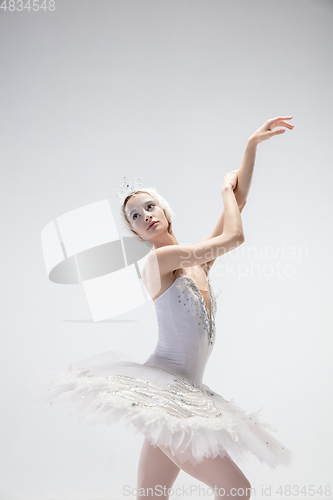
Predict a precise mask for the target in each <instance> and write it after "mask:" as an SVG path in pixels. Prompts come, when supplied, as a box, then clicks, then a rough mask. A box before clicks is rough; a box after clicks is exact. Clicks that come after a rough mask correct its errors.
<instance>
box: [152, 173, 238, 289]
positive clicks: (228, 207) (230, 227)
mask: <svg viewBox="0 0 333 500" xmlns="http://www.w3.org/2000/svg"><path fill="white" fill-rule="evenodd" d="M233 179H234V175H233V174H232V173H231V174H230V173H229V174H227V175H226V176H225V178H224V184H223V188H222V196H223V202H224V231H223V234H220V235H219V236H216V237H213V238H211V239H209V240H207V239H206V240H204V241H202V242H200V243H198V244H196V245H168V246H163V247H160V248H157V249H156V250H155V251H154V252H152V253H151V254H150V255H149V257H148V260H147V263H146V266H145V276H146V277H147V278H148V280H149V279H152V278H153V277H154V276H156V275H157V274H158V275H160V276H164V275H166V274H168V273H170V272H172V271H174V270H175V269H180V268H184V267H185V268H186V267H192V266H197V265H203V264H205V263H206V262H209V261H211V260H212V259H216V258H217V257H219V256H220V255H223V254H225V253H227V252H230V250H233V249H234V248H236V247H238V246H239V245H241V244H242V243H243V242H244V239H245V237H244V232H243V225H242V219H241V215H240V211H239V208H238V204H237V201H236V198H235V195H234V191H233V189H234V186H233V185H232V183H231V180H233Z"/></svg>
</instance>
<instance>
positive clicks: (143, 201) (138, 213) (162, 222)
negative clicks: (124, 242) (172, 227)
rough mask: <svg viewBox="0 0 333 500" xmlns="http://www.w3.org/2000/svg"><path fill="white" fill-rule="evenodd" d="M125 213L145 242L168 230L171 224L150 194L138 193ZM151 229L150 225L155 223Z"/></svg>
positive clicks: (130, 200) (127, 204)
mask: <svg viewBox="0 0 333 500" xmlns="http://www.w3.org/2000/svg"><path fill="white" fill-rule="evenodd" d="M125 213H126V216H127V219H128V221H129V222H130V224H131V226H132V228H133V230H134V231H135V233H136V234H137V235H138V236H141V238H143V239H145V240H153V239H154V236H156V235H157V234H161V232H163V231H165V230H168V226H169V222H168V219H167V218H166V216H165V213H164V210H162V208H160V207H159V205H158V204H157V201H156V200H155V199H154V198H153V197H152V196H151V195H150V194H149V193H136V194H135V195H133V196H132V197H131V198H130V199H129V200H128V202H127V203H126V207H125ZM155 221H156V224H153V225H152V226H151V227H149V226H150V224H151V223H152V222H155Z"/></svg>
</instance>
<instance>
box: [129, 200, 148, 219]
mask: <svg viewBox="0 0 333 500" xmlns="http://www.w3.org/2000/svg"><path fill="white" fill-rule="evenodd" d="M151 202H153V203H154V200H148V201H145V204H147V203H151ZM135 210H137V208H133V210H131V212H130V214H129V216H128V217H131V214H132V212H134V211H135Z"/></svg>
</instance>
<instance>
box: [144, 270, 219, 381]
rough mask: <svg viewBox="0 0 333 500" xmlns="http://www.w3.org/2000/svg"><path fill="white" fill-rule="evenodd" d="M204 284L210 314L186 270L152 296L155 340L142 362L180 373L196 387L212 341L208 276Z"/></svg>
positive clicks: (213, 307) (212, 309)
mask: <svg viewBox="0 0 333 500" xmlns="http://www.w3.org/2000/svg"><path fill="white" fill-rule="evenodd" d="M207 284H208V290H209V297H210V314H211V318H210V317H209V312H208V310H207V306H206V303H205V300H204V298H203V296H202V294H201V292H200V290H199V288H198V287H197V285H196V283H195V282H194V280H193V279H192V278H190V277H189V276H188V275H187V274H183V275H180V276H178V278H176V279H175V281H174V282H173V283H172V284H171V285H170V286H169V288H167V289H166V290H165V291H164V292H163V293H162V294H161V295H160V296H159V297H157V299H155V301H154V305H155V310H156V315H157V322H158V340H157V345H156V348H155V351H154V352H153V354H152V355H151V356H150V357H149V358H148V359H147V361H146V362H145V363H144V365H149V366H156V367H159V368H163V369H164V370H167V371H169V372H171V373H174V374H177V375H180V376H182V377H183V378H185V379H186V380H187V381H188V382H189V383H190V384H192V385H194V386H197V387H199V386H200V385H201V384H202V378H203V375H204V370H205V367H206V364H207V361H208V359H209V356H210V355H211V352H212V350H213V346H214V341H215V313H216V299H215V296H214V293H213V291H212V287H211V284H210V282H209V279H208V278H207Z"/></svg>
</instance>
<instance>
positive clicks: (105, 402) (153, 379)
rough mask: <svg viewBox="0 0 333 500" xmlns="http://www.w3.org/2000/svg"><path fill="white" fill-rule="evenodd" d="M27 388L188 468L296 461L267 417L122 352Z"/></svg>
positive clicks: (40, 375)
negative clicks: (117, 427)
mask: <svg viewBox="0 0 333 500" xmlns="http://www.w3.org/2000/svg"><path fill="white" fill-rule="evenodd" d="M28 387H29V389H30V391H32V393H33V396H34V399H37V400H39V401H40V400H42V401H45V402H48V403H50V404H51V405H52V404H53V403H57V404H58V405H59V406H60V407H62V408H63V409H65V410H66V412H67V414H68V415H72V414H75V415H77V417H78V418H79V420H84V421H86V422H89V423H92V424H97V423H106V424H112V423H123V424H125V426H130V427H131V428H132V429H134V430H136V431H137V432H138V433H140V434H143V435H144V436H146V437H147V438H148V440H149V441H150V443H151V444H152V445H153V446H159V447H161V448H162V449H163V447H165V448H169V449H170V450H171V453H172V455H173V456H174V457H177V459H178V460H179V461H180V462H181V463H183V462H184V461H186V460H189V461H190V462H191V463H192V464H193V465H196V464H198V463H200V462H202V460H203V459H204V458H205V457H210V458H215V457H216V456H217V455H220V456H221V457H224V456H225V455H229V456H230V457H231V459H232V460H234V461H235V462H238V461H245V460H246V459H247V458H248V457H249V456H250V455H251V454H253V455H254V456H255V457H256V458H257V459H258V460H259V461H260V462H261V463H263V464H267V465H268V466H269V467H270V468H271V469H274V468H275V467H276V466H277V465H286V466H287V465H289V464H290V463H291V462H292V460H293V458H294V454H293V453H292V452H291V451H290V450H288V448H286V447H285V446H284V445H283V444H282V443H280V442H279V441H278V440H277V439H276V438H275V437H273V436H272V435H271V433H270V432H271V431H273V432H276V429H275V428H274V427H273V426H272V425H270V424H268V423H264V422H261V421H260V418H259V415H260V412H261V410H259V411H257V412H255V413H248V412H245V411H244V410H243V409H242V408H240V407H239V406H237V405H236V404H235V403H234V401H233V400H228V401H226V400H225V399H224V398H223V397H222V396H221V395H219V394H217V393H216V392H214V391H213V390H211V389H210V388H209V387H208V386H206V385H204V384H201V385H200V387H195V386H193V385H191V384H190V383H189V382H188V381H187V380H185V379H184V378H182V377H181V376H180V375H176V374H174V373H171V372H168V371H166V370H164V369H162V368H159V367H156V366H149V365H146V364H145V363H141V362H139V361H138V360H137V359H135V358H133V357H130V356H128V355H127V354H124V353H121V352H116V351H111V352H105V353H101V354H97V355H95V356H92V357H91V358H88V359H85V360H83V361H79V362H75V363H71V364H70V365H69V366H68V367H66V369H64V370H63V371H59V370H43V371H41V370H39V371H35V372H32V373H30V375H29V377H28ZM130 424H131V425H130Z"/></svg>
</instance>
